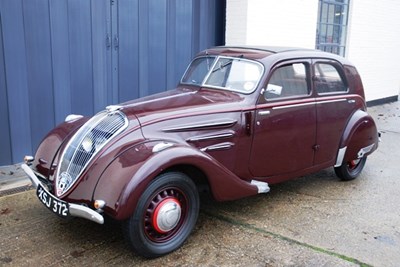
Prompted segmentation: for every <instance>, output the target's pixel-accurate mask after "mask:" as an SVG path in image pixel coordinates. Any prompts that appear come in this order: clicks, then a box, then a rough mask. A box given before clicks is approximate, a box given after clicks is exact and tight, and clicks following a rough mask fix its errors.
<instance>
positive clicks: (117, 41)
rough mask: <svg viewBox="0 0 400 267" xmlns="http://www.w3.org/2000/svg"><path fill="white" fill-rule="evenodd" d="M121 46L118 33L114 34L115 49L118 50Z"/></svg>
mask: <svg viewBox="0 0 400 267" xmlns="http://www.w3.org/2000/svg"><path fill="white" fill-rule="evenodd" d="M118 47H119V38H118V35H114V49H115V50H118Z"/></svg>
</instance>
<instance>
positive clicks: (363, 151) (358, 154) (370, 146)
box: [357, 144, 375, 159]
mask: <svg viewBox="0 0 400 267" xmlns="http://www.w3.org/2000/svg"><path fill="white" fill-rule="evenodd" d="M374 145H375V144H372V145H369V146H366V147H363V148H361V149H360V151H358V153H357V156H358V158H359V159H361V158H362V157H364V155H365V154H367V153H368V152H370V151H371V150H372V148H373V147H374Z"/></svg>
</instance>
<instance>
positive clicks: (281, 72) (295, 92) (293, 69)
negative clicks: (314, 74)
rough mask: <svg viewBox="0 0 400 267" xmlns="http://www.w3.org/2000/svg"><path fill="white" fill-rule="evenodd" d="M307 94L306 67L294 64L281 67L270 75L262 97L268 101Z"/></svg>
mask: <svg viewBox="0 0 400 267" xmlns="http://www.w3.org/2000/svg"><path fill="white" fill-rule="evenodd" d="M309 92H310V90H309V86H308V83H307V65H306V64H304V63H294V64H288V65H284V66H281V67H279V68H277V69H276V70H275V71H274V72H273V73H272V76H271V78H270V80H269V82H268V85H267V88H266V89H265V93H264V97H265V98H266V99H267V100H268V99H274V98H279V97H293V96H305V95H308V94H309Z"/></svg>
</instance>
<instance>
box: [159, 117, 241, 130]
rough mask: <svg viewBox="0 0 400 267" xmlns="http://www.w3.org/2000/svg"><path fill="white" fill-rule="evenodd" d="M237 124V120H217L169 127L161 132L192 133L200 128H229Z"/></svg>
mask: <svg viewBox="0 0 400 267" xmlns="http://www.w3.org/2000/svg"><path fill="white" fill-rule="evenodd" d="M235 123H237V120H233V119H231V120H219V121H213V122H205V123H194V124H186V125H182V126H176V127H170V128H165V129H162V131H163V132H182V131H194V130H201V129H202V128H206V129H208V128H225V127H229V126H233V125H234V124H235Z"/></svg>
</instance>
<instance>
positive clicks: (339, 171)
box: [335, 157, 367, 181]
mask: <svg viewBox="0 0 400 267" xmlns="http://www.w3.org/2000/svg"><path fill="white" fill-rule="evenodd" d="M366 161H367V157H363V158H361V159H355V160H350V161H348V162H343V164H342V165H341V166H339V167H335V173H336V175H337V176H338V177H339V178H340V179H342V180H343V181H350V180H353V179H355V178H357V176H359V175H360V173H361V171H362V170H363V168H364V165H365V162H366Z"/></svg>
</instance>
